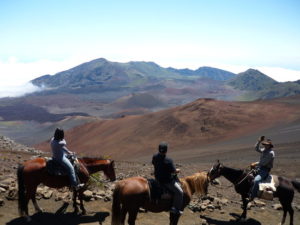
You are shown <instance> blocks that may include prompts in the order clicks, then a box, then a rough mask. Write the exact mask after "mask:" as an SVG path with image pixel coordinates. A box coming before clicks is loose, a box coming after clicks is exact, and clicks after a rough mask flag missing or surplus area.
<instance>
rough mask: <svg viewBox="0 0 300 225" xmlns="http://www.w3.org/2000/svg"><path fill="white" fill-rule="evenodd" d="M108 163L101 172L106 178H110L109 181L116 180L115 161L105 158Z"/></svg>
mask: <svg viewBox="0 0 300 225" xmlns="http://www.w3.org/2000/svg"><path fill="white" fill-rule="evenodd" d="M107 161H108V163H107V164H106V166H105V167H104V169H103V173H104V174H105V176H106V177H107V178H109V179H110V181H115V180H116V173H115V162H114V160H109V159H108V160H107Z"/></svg>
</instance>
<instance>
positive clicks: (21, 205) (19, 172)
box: [17, 165, 28, 216]
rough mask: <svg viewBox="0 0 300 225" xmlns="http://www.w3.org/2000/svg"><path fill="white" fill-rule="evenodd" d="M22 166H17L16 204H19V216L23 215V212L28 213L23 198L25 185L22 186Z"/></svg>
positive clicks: (24, 198)
mask: <svg viewBox="0 0 300 225" xmlns="http://www.w3.org/2000/svg"><path fill="white" fill-rule="evenodd" d="M23 172H24V166H23V165H19V167H18V170H17V177H18V204H19V213H20V215H21V216H23V215H24V213H25V212H28V204H27V202H26V197H25V185H24V175H23Z"/></svg>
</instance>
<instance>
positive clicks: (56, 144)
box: [51, 128, 84, 190]
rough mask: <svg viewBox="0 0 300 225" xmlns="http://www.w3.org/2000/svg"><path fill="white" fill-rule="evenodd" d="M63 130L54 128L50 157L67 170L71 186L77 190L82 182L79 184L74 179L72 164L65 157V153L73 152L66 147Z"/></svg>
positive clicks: (71, 153)
mask: <svg viewBox="0 0 300 225" xmlns="http://www.w3.org/2000/svg"><path fill="white" fill-rule="evenodd" d="M64 136H65V134H64V130H63V129H60V128H56V130H55V132H54V137H53V138H52V139H51V149H52V158H53V159H54V160H55V161H56V162H58V163H59V164H60V165H62V166H63V167H64V168H65V169H66V171H67V172H68V176H69V179H70V183H71V187H72V188H73V189H75V190H79V189H80V188H82V187H83V186H84V184H79V183H78V181H77V179H76V174H75V170H74V167H73V165H72V164H71V162H70V160H69V159H68V158H67V155H73V154H74V153H73V152H71V151H69V150H68V149H67V147H66V144H67V143H66V141H65V139H64Z"/></svg>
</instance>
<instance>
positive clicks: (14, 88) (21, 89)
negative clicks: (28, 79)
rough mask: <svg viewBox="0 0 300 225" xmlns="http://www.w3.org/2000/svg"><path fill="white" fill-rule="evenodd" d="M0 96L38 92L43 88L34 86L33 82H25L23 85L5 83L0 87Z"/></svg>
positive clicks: (15, 95)
mask: <svg viewBox="0 0 300 225" xmlns="http://www.w3.org/2000/svg"><path fill="white" fill-rule="evenodd" d="M0 88H1V89H0V98H3V97H19V96H23V95H24V94H28V93H32V92H36V91H40V90H42V89H41V88H39V87H36V86H34V85H33V84H31V83H25V84H22V85H5V86H2V85H1V87H0Z"/></svg>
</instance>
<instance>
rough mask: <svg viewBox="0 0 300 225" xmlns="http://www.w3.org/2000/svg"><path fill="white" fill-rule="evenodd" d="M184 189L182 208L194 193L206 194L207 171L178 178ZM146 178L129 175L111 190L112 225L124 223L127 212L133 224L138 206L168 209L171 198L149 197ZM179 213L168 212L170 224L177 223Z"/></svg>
mask: <svg viewBox="0 0 300 225" xmlns="http://www.w3.org/2000/svg"><path fill="white" fill-rule="evenodd" d="M180 183H181V186H182V189H183V191H184V199H183V202H184V203H183V208H184V207H186V206H187V204H188V203H189V202H190V201H191V198H192V195H193V194H194V193H198V194H207V189H208V184H209V178H208V176H207V172H199V173H195V174H193V175H191V176H187V177H185V178H181V179H180ZM150 193H151V192H150V186H149V183H148V180H147V179H145V178H143V177H130V178H127V179H124V180H121V181H119V182H118V183H117V184H116V186H115V189H114V191H113V203H112V221H111V224H112V225H124V223H125V219H126V214H127V213H128V224H129V225H135V220H136V217H137V214H138V211H139V208H144V209H145V210H147V211H151V212H162V211H169V210H170V209H171V206H172V198H169V199H159V200H153V199H151V194H150ZM179 217H180V215H177V214H174V213H170V225H177V223H178V220H179Z"/></svg>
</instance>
